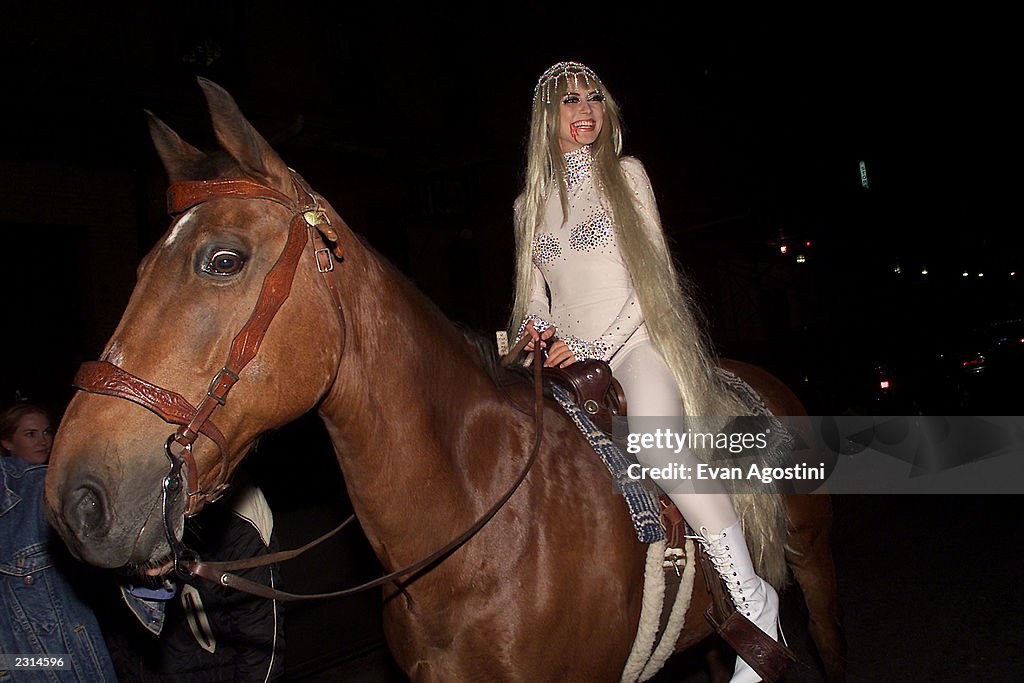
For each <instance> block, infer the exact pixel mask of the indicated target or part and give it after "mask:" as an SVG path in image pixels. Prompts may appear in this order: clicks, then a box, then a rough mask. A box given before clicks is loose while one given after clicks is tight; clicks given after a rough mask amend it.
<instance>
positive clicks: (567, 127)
mask: <svg viewBox="0 0 1024 683" xmlns="http://www.w3.org/2000/svg"><path fill="white" fill-rule="evenodd" d="M558 112H559V123H558V144H559V146H560V147H561V149H562V153H563V154H566V153H568V152H575V151H576V150H578V149H580V148H581V147H583V146H584V145H590V144H593V143H594V141H595V140H597V137H598V136H599V135H600V134H601V128H602V126H603V125H604V94H603V93H602V91H601V89H600V88H599V87H596V84H594V83H591V84H590V85H587V84H586V83H584V82H583V81H582V80H580V81H579V83H569V88H568V90H567V91H566V93H565V95H563V96H562V98H561V100H560V102H559V105H558Z"/></svg>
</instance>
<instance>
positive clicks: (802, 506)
mask: <svg viewBox="0 0 1024 683" xmlns="http://www.w3.org/2000/svg"><path fill="white" fill-rule="evenodd" d="M784 498H785V503H786V510H787V511H788V513H789V544H788V546H787V548H786V560H787V561H788V563H789V567H790V569H792V570H793V576H794V578H796V582H797V584H799V586H800V591H801V592H802V593H803V595H804V602H805V603H806V605H807V613H808V624H807V630H808V633H809V634H810V636H811V640H812V641H814V645H815V647H816V648H817V649H818V655H819V656H820V657H821V661H822V664H823V665H824V667H825V680H826V681H829V682H830V683H832V682H835V681H842V680H844V677H845V669H846V641H845V639H844V637H843V632H842V626H841V625H840V620H839V617H840V615H839V594H838V590H837V586H836V569H835V563H834V562H833V560H832V502H831V499H830V498H829V497H828V496H827V495H820V494H802V495H801V494H786V495H785V496H784Z"/></svg>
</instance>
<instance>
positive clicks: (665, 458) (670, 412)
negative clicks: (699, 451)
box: [611, 340, 737, 534]
mask: <svg viewBox="0 0 1024 683" xmlns="http://www.w3.org/2000/svg"><path fill="white" fill-rule="evenodd" d="M611 365H612V371H613V372H614V374H615V378H616V379H618V380H619V383H620V384H622V390H623V391H624V392H625V394H626V409H627V412H628V413H629V415H628V417H627V423H628V424H629V431H630V432H649V431H650V430H651V429H652V427H654V426H657V427H660V428H670V429H672V430H673V431H675V432H677V433H684V432H685V431H686V426H685V424H684V421H683V410H682V408H683V405H682V403H683V402H682V396H681V395H680V393H679V387H678V385H677V384H676V380H675V378H674V377H672V373H671V371H670V370H669V369H668V365H666V364H665V361H664V360H663V359H662V357H661V354H659V353H658V352H657V351H656V350H655V348H654V346H653V345H652V344H651V342H650V341H648V340H643V341H640V342H638V343H635V344H627V346H626V348H623V349H622V351H620V352H619V353H618V354H616V356H615V358H613V359H612V362H611ZM653 417H658V418H660V419H658V420H644V419H643V418H653ZM665 418H677V419H674V420H672V419H665ZM637 459H638V460H639V461H640V464H641V465H643V466H644V467H659V468H661V467H665V466H666V465H670V464H674V463H678V464H681V465H684V466H686V467H689V468H690V470H689V471H690V472H691V473H695V472H696V471H697V463H698V462H699V460H698V459H697V456H696V455H695V454H694V453H693V451H691V450H689V449H686V448H684V449H683V450H681V451H680V452H679V453H675V452H674V449H671V450H669V449H643V450H641V451H640V452H639V453H638V454H637ZM713 485H714V484H713V483H712V482H709V481H702V482H701V491H702V492H701V493H696V492H694V489H693V485H692V483H691V482H689V481H686V480H682V481H679V480H673V481H671V482H665V486H664V488H665V489H666V491H665V492H666V493H667V494H668V496H669V498H671V499H672V502H673V503H675V504H676V507H678V508H679V511H680V512H682V513H683V517H685V518H686V521H687V522H689V524H690V526H691V527H692V528H693V529H694V530H696V531H699V530H700V528H701V527H707V529H708V531H709V532H711V533H713V534H717V533H719V532H721V530H722V529H725V528H726V527H729V526H732V525H733V524H735V523H736V521H737V518H736V512H735V510H733V507H732V502H731V501H730V500H729V495H728V494H727V493H726V492H725V491H724V489H722V488H721V485H720V484H719V485H717V488H718V492H715V493H711V492H707V493H705V491H708V490H709V488H711V487H712V486H713Z"/></svg>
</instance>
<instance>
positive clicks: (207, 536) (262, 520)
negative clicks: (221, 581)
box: [104, 478, 284, 683]
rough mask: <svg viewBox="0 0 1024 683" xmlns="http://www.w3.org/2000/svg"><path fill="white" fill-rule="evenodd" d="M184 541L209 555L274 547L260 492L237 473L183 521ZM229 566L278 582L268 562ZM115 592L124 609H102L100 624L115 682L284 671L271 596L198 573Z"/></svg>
mask: <svg viewBox="0 0 1024 683" xmlns="http://www.w3.org/2000/svg"><path fill="white" fill-rule="evenodd" d="M184 541H185V544H186V545H187V546H188V547H190V548H192V549H194V550H196V551H197V552H198V553H199V556H200V557H202V558H203V559H205V560H214V561H228V560H239V559H244V558H249V557H254V556H259V555H265V554H267V553H270V552H274V551H275V550H276V546H277V544H276V539H274V537H273V515H272V514H271V512H270V508H269V507H268V506H267V502H266V499H265V498H264V497H263V493H262V492H261V491H260V489H259V488H257V487H256V486H254V485H251V484H246V483H244V482H240V481H238V480H237V478H236V483H235V485H234V486H233V491H231V492H229V494H228V495H226V496H225V497H224V498H222V499H221V500H219V501H217V502H216V503H212V504H210V505H207V506H206V508H205V509H204V510H203V511H202V512H201V513H200V514H199V515H198V516H197V517H196V518H194V519H191V520H189V522H188V524H187V525H186V531H185V538H184ZM236 573H237V574H239V575H241V576H244V577H245V578H247V579H249V580H251V581H256V582H258V583H261V584H263V585H266V586H272V587H275V588H276V587H278V584H279V581H280V579H279V575H278V570H277V567H276V565H271V566H268V567H258V568H254V569H248V570H244V571H239V572H236ZM121 592H122V597H123V598H124V602H125V603H126V604H127V606H128V607H129V608H130V609H129V610H124V609H121V610H118V612H119V614H112V615H107V616H108V619H110V623H109V624H108V623H104V627H105V635H106V636H107V641H108V644H109V645H110V650H111V655H112V657H113V660H114V667H115V669H116V670H117V674H118V678H119V680H121V681H122V682H125V681H168V682H170V681H183V680H187V681H190V682H191V681H196V682H202V683H206V682H211V683H212V682H214V681H217V682H220V681H270V680H274V679H276V678H279V677H280V676H281V674H282V673H283V672H284V661H283V657H282V654H283V650H284V633H283V623H284V619H283V612H282V604H281V603H280V602H278V601H276V600H267V599H264V598H259V597H255V596H252V595H249V594H247V593H242V592H239V591H235V590H234V589H230V588H225V587H223V586H220V585H217V584H214V583H211V582H209V581H205V580H204V579H201V578H198V577H195V578H193V579H190V580H189V581H187V582H181V581H180V580H178V579H174V578H171V579H169V580H168V581H165V582H164V584H163V585H162V586H160V587H157V588H149V587H140V586H127V585H126V586H123V587H122V589H121ZM128 615H134V617H135V619H132V618H131V617H130V616H128ZM140 624H141V626H140Z"/></svg>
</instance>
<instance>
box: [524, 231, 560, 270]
mask: <svg viewBox="0 0 1024 683" xmlns="http://www.w3.org/2000/svg"><path fill="white" fill-rule="evenodd" d="M530 247H531V250H532V253H533V263H534V265H536V266H543V265H546V264H548V263H551V262H552V261H554V260H555V259H556V258H558V257H559V256H561V255H562V245H561V244H559V243H558V238H557V237H555V236H554V235H552V234H550V233H545V234H543V235H539V236H537V237H536V238H535V239H534V240H533V242H532V243H531V245H530Z"/></svg>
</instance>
